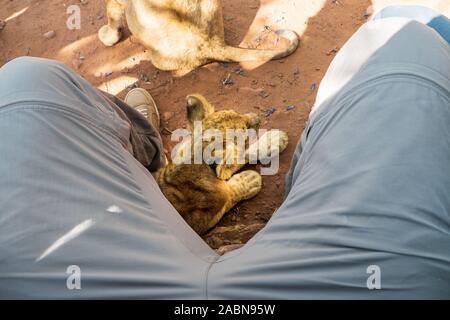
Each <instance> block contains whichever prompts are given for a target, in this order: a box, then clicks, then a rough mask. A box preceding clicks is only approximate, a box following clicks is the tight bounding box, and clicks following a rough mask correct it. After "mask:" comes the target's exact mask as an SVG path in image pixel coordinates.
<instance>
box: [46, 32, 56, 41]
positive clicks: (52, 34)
mask: <svg viewBox="0 0 450 320" xmlns="http://www.w3.org/2000/svg"><path fill="white" fill-rule="evenodd" d="M55 36H56V32H55V30H50V31H48V32H46V33H44V38H46V39H51V38H54V37H55Z"/></svg>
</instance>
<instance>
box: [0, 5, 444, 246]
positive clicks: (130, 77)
mask: <svg viewBox="0 0 450 320" xmlns="http://www.w3.org/2000/svg"><path fill="white" fill-rule="evenodd" d="M393 2H394V1H390V0H378V1H377V0H374V1H373V3H372V1H371V0H327V1H326V0H262V1H259V0H223V1H222V5H223V8H224V22H225V33H226V40H227V42H228V43H229V44H232V45H241V46H245V47H254V48H264V47H271V46H272V47H273V46H274V45H276V44H275V43H274V41H273V38H272V37H271V36H270V35H271V32H272V30H276V29H279V28H289V29H293V30H295V31H296V32H297V33H298V34H299V35H300V38H301V45H300V48H299V49H298V51H297V52H295V53H294V54H293V55H292V56H290V57H288V58H286V59H283V60H281V61H271V62H266V63H264V64H262V65H259V66H258V65H256V64H243V65H238V64H222V63H220V64H219V63H215V64H211V65H208V66H205V67H202V68H200V69H197V70H195V71H194V72H192V73H189V74H187V75H185V76H178V77H177V76H175V75H173V74H171V73H168V72H162V71H158V70H156V69H155V68H154V67H152V65H151V64H150V63H148V62H146V61H142V54H143V52H144V48H143V47H142V46H141V45H139V44H138V43H136V41H135V40H134V39H133V37H132V36H130V35H129V34H126V35H125V37H124V38H123V40H122V41H121V42H120V43H119V44H117V45H116V46H114V47H112V48H106V47H104V46H103V45H102V44H101V43H100V41H99V40H98V38H97V35H96V34H97V31H98V29H99V28H100V27H101V26H102V25H104V24H105V20H106V19H105V12H104V3H103V1H100V0H51V1H50V0H0V20H3V21H5V22H6V24H5V25H3V26H2V25H1V24H0V29H1V30H0V66H1V65H3V64H4V63H6V62H7V61H9V60H11V59H13V58H15V57H18V56H23V55H30V56H38V57H47V58H52V59H58V60H60V61H62V62H64V63H66V64H67V65H68V66H70V67H72V68H73V69H74V70H76V71H77V72H78V73H79V74H81V75H82V76H83V77H85V78H86V79H87V80H89V81H90V82H91V83H93V84H94V85H95V86H97V87H99V88H101V89H103V90H105V91H108V92H110V93H112V94H117V95H118V96H119V97H121V98H123V97H124V95H125V94H126V92H127V91H128V90H129V89H130V88H132V87H134V86H139V87H143V88H145V89H147V90H148V91H149V92H150V93H151V94H152V95H153V96H154V98H155V100H156V102H157V104H158V106H159V108H160V110H161V113H162V115H163V126H164V127H165V128H167V129H169V130H174V129H177V128H181V127H183V126H184V125H185V116H186V115H185V96H186V95H187V94H191V93H201V94H203V95H204V96H206V97H207V98H208V99H209V100H210V101H211V102H212V103H213V104H214V105H215V107H216V109H235V110H237V111H240V112H257V113H258V114H259V115H260V117H261V119H263V121H262V127H263V128H267V129H270V128H276V129H280V130H284V131H286V132H287V133H288V135H289V139H290V145H289V147H288V149H287V150H286V151H285V152H284V153H283V154H282V155H281V159H280V162H281V168H280V170H279V173H278V174H277V175H275V176H264V177H263V189H262V191H261V193H260V194H259V195H258V196H256V197H255V198H253V199H251V200H249V201H246V202H244V203H242V204H240V205H239V206H238V207H237V208H235V209H234V210H232V211H231V212H230V213H228V214H227V215H226V216H225V217H224V219H223V220H222V221H221V222H220V224H219V226H218V228H216V229H215V230H213V231H212V232H210V233H209V234H208V235H207V236H205V237H204V238H205V240H206V241H207V242H208V243H209V244H210V245H211V246H212V247H213V248H218V247H220V246H223V245H233V244H241V243H245V242H246V241H248V239H250V238H251V237H252V236H253V235H254V234H255V233H256V232H257V231H258V230H260V229H261V228H262V227H263V226H264V224H265V223H266V222H267V221H268V220H269V219H270V217H271V216H272V214H273V213H274V212H275V211H276V209H277V207H278V206H279V205H280V204H281V202H282V197H283V191H284V176H285V174H286V172H287V170H288V169H289V165H290V159H291V157H292V154H293V152H294V149H295V146H296V143H297V140H298V138H299V136H300V134H301V132H302V130H303V128H304V125H305V123H306V121H307V117H308V114H309V111H310V109H311V107H312V105H313V103H314V100H315V96H316V92H317V88H318V85H319V83H320V80H321V78H322V77H323V75H324V73H325V72H326V70H327V67H328V65H329V64H330V62H331V60H332V59H333V57H334V55H335V54H336V52H337V51H338V50H339V49H340V48H341V47H342V46H343V44H344V43H345V42H346V41H347V40H348V39H349V37H350V36H351V35H352V34H353V33H354V32H355V31H356V30H357V29H358V28H359V27H360V26H361V25H362V24H363V23H364V22H366V20H367V19H368V18H369V17H370V15H371V14H372V12H373V11H374V10H377V9H379V8H380V7H381V6H382V5H386V4H389V3H393ZM399 2H400V3H420V4H425V5H428V6H431V7H434V8H436V9H438V10H440V11H441V12H446V13H448V12H449V11H450V3H449V2H448V0H441V1H433V0H429V1H395V3H399ZM73 4H76V5H79V7H80V9H81V29H79V30H69V29H68V28H67V27H66V20H67V18H68V15H67V13H66V10H67V8H68V7H69V6H70V5H73ZM2 27H3V28H2ZM49 32H50V33H49ZM225 80H226V81H225ZM0 90H1V88H0ZM268 110H272V111H274V112H273V113H271V112H267V111H268ZM164 132H166V133H167V132H168V131H167V130H165V131H164ZM163 136H164V142H165V147H166V150H167V151H170V150H171V149H172V148H173V146H174V145H173V143H172V142H170V135H167V134H166V135H163Z"/></svg>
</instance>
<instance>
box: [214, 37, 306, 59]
mask: <svg viewBox="0 0 450 320" xmlns="http://www.w3.org/2000/svg"><path fill="white" fill-rule="evenodd" d="M276 34H277V35H279V36H281V37H283V38H286V39H288V40H289V45H288V46H287V48H285V49H279V50H261V49H245V48H237V47H231V46H224V47H218V48H214V49H213V52H212V56H211V57H210V59H212V60H215V61H223V62H246V61H268V60H276V59H282V58H284V57H287V56H289V55H290V54H292V53H293V52H294V51H295V50H296V49H297V47H298V45H299V39H298V36H297V34H296V33H295V32H294V31H291V30H278V31H276Z"/></svg>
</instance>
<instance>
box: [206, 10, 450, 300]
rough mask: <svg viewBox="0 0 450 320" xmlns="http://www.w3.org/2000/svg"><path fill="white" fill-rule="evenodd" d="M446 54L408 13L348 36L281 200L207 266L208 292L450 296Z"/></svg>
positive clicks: (449, 75) (449, 79) (449, 52)
mask: <svg viewBox="0 0 450 320" xmlns="http://www.w3.org/2000/svg"><path fill="white" fill-rule="evenodd" d="M449 56H450V47H449V46H448V45H447V44H446V43H445V42H444V41H443V40H442V38H441V37H440V36H439V35H438V34H436V32H434V31H433V30H431V29H430V28H428V27H426V26H424V25H423V24H421V23H419V22H417V21H413V20H408V19H403V18H391V19H382V20H375V21H370V22H368V23H367V24H366V25H364V26H363V27H361V28H360V29H359V30H358V32H357V33H356V34H355V35H353V37H352V38H351V39H350V40H349V41H348V42H347V43H346V44H345V45H344V46H343V47H342V49H341V50H340V51H339V53H338V54H337V55H336V57H335V59H334V60H333V62H332V64H331V66H330V68H329V69H328V71H327V73H326V76H325V78H324V79H323V80H322V82H321V84H320V88H319V93H318V98H317V100H316V104H315V106H314V107H313V110H312V113H311V115H310V117H309V123H308V126H307V128H306V130H305V131H304V133H303V136H302V139H301V142H300V144H299V146H298V149H297V151H296V155H295V158H294V161H293V166H292V168H291V171H290V174H289V177H288V187H287V196H286V199H285V201H284V202H283V204H282V205H281V206H280V208H279V209H278V210H277V211H276V212H275V213H274V215H273V216H272V218H271V219H270V221H269V222H268V224H267V226H266V227H265V228H264V229H263V230H261V231H260V232H259V233H258V234H257V235H256V236H255V237H254V238H252V239H251V240H250V241H249V242H248V243H247V244H246V245H245V246H244V247H242V248H241V249H238V250H236V251H233V252H231V253H228V254H226V255H224V256H222V257H221V258H220V259H219V263H216V264H214V265H213V266H212V267H211V270H210V275H209V280H208V285H209V287H208V292H210V296H211V298H213V299H221V298H227V299H243V298H246V299H274V298H275V299H337V298H339V299H395V298H399V299H406V298H428V299H431V298H441V299H442V298H448V297H450V274H449V272H448V270H449V268H450V252H449V250H448V248H449V247H450V238H449V236H448V235H449V234H450V218H449V217H450V215H449V213H450V194H449V193H448V192H447V190H450V174H449V171H448V163H449V162H450V126H449V123H450V91H449V89H450V60H449V59H448V57H449ZM376 289H379V290H376Z"/></svg>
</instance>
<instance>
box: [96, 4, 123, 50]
mask: <svg viewBox="0 0 450 320" xmlns="http://www.w3.org/2000/svg"><path fill="white" fill-rule="evenodd" d="M105 1H106V15H107V17H108V24H107V25H104V26H103V27H101V28H100V30H99V31H98V37H99V39H100V41H101V42H103V44H104V45H105V46H108V47H110V46H113V45H115V44H116V43H117V42H119V40H120V37H121V34H120V23H121V19H122V16H123V14H124V13H125V9H126V7H127V3H128V0H105Z"/></svg>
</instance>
